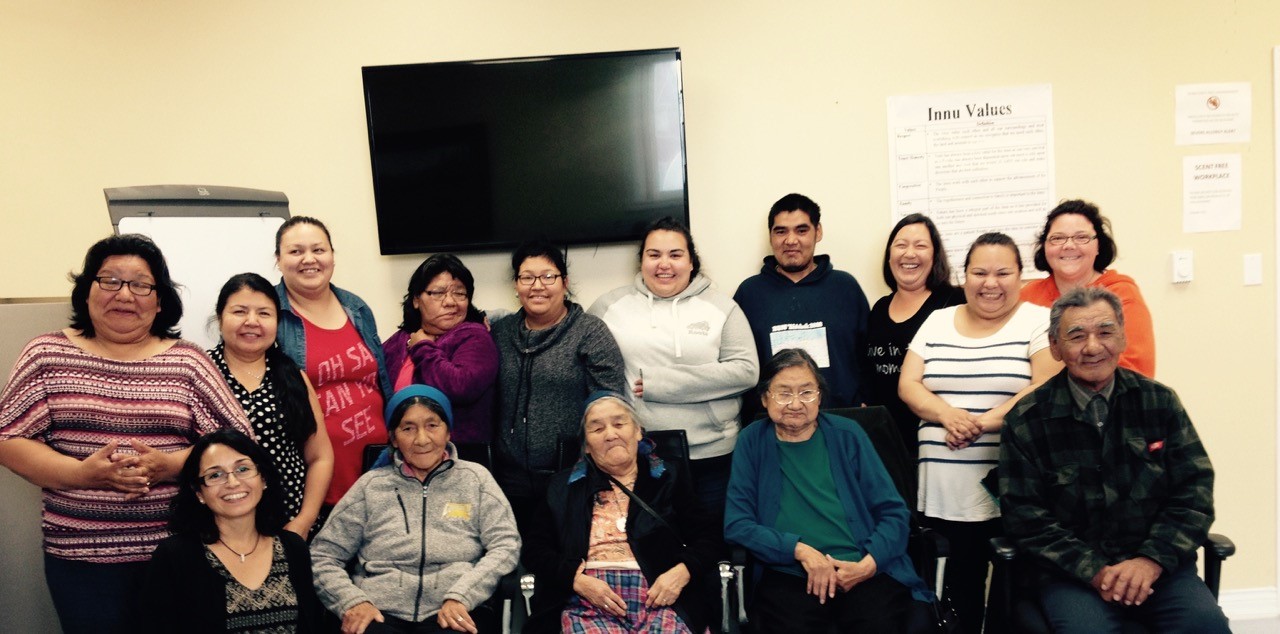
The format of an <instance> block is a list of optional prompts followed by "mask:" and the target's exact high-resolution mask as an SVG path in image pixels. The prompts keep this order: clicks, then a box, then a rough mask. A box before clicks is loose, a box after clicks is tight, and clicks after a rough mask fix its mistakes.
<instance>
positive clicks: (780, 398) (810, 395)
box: [769, 390, 819, 407]
mask: <svg viewBox="0 0 1280 634" xmlns="http://www.w3.org/2000/svg"><path fill="white" fill-rule="evenodd" d="M769 396H770V397H771V398H773V402H774V403H777V404H779V405H782V406H783V407H786V406H787V405H790V404H792V403H794V402H795V400H796V399H800V402H801V403H812V402H814V401H816V400H818V396H819V394H818V390H804V391H803V392H800V393H799V394H792V393H791V392H769Z"/></svg>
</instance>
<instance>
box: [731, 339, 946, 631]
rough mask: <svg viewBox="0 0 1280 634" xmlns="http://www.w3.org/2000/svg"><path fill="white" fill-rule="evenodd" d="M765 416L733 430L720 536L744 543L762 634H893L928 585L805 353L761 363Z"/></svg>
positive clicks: (855, 435) (789, 352)
mask: <svg viewBox="0 0 1280 634" xmlns="http://www.w3.org/2000/svg"><path fill="white" fill-rule="evenodd" d="M758 389H759V392H760V402H761V403H762V404H763V406H764V407H765V409H767V410H768V414H769V417H768V419H765V420H759V421H756V422H755V423H752V424H751V425H750V426H749V427H747V428H746V429H745V430H743V432H742V434H741V435H739V436H738V446H737V448H736V449H735V450H734V452H733V472H732V475H731V476H730V478H729V491H728V501H727V504H726V508H725V527H724V536H725V541H728V542H730V543H733V544H739V545H741V546H744V547H746V548H747V550H749V551H751V554H752V555H754V556H755V557H756V559H757V560H758V561H759V563H760V564H763V565H760V566H756V570H755V576H756V583H755V586H754V601H753V602H752V604H751V605H753V609H754V611H755V613H756V614H755V616H754V617H753V619H752V620H753V621H755V622H756V623H757V624H758V626H759V628H760V631H762V632H821V631H826V630H827V629H829V628H830V627H831V626H833V625H836V626H838V627H839V629H840V631H851V632H853V631H860V632H898V631H901V630H902V629H903V627H904V623H905V619H906V617H907V613H908V611H909V610H910V609H911V606H912V604H911V601H912V599H913V598H914V599H916V600H919V601H927V600H929V598H930V593H929V591H928V590H927V589H926V588H925V586H924V583H923V582H922V581H921V580H920V578H919V577H918V576H917V575H916V573H915V570H913V569H912V566H911V560H910V558H908V557H907V535H908V532H909V526H908V519H909V517H910V511H909V510H908V509H907V505H906V503H905V502H903V500H902V496H900V495H899V494H898V492H897V489H896V488H894V485H893V480H892V479H891V478H890V477H889V474H888V472H887V471H885V468H884V464H883V463H881V462H880V458H879V456H878V455H877V454H876V451H875V448H874V447H873V446H872V445H871V441H870V440H868V438H867V435H866V433H865V432H863V431H862V428H861V427H860V426H859V425H858V424H857V423H855V422H854V421H851V420H849V419H847V418H841V417H839V416H832V415H829V414H824V413H820V412H819V411H818V407H819V405H820V404H821V402H822V395H823V393H824V392H825V391H826V385H825V381H824V380H823V378H822V374H821V373H820V372H819V371H818V366H817V364H816V363H814V361H813V358H812V357H810V356H809V355H808V353H806V352H804V351H803V350H798V349H794V348H792V349H786V350H781V351H779V352H778V353H777V354H776V355H774V356H773V358H772V359H770V360H769V361H768V362H766V363H765V364H764V366H763V367H762V368H761V377H760V385H759V388H758Z"/></svg>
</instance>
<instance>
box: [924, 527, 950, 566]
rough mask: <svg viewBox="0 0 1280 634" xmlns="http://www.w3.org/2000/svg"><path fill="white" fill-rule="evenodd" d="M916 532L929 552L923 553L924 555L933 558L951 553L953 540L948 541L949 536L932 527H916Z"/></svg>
mask: <svg viewBox="0 0 1280 634" xmlns="http://www.w3.org/2000/svg"><path fill="white" fill-rule="evenodd" d="M916 534H917V535H919V539H920V541H921V543H922V544H924V547H925V548H926V549H927V552H926V553H923V554H924V555H926V556H928V557H930V558H933V559H936V558H938V557H947V556H949V555H951V542H949V541H947V538H946V537H944V536H943V535H942V533H939V532H938V531H935V530H933V529H932V528H925V527H923V526H921V527H919V528H917V529H916Z"/></svg>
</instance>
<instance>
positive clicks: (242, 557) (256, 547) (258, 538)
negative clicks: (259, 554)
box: [218, 535, 262, 563]
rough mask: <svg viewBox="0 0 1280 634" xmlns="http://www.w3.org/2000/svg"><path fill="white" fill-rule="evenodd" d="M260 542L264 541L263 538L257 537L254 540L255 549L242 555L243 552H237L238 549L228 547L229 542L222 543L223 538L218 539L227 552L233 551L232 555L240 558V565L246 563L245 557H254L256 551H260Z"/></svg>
mask: <svg viewBox="0 0 1280 634" xmlns="http://www.w3.org/2000/svg"><path fill="white" fill-rule="evenodd" d="M260 541H262V536H260V535H259V536H258V537H255V538H254V540H253V548H251V549H249V552H247V553H241V552H236V549H234V548H232V547H230V546H228V545H227V542H224V541H222V538H221V537H219V538H218V543H219V544H222V546H223V548H226V549H227V550H229V551H231V553H232V554H234V555H236V556H238V557H240V563H244V558H245V557H248V556H249V555H252V554H253V553H254V551H256V550H258V542H260Z"/></svg>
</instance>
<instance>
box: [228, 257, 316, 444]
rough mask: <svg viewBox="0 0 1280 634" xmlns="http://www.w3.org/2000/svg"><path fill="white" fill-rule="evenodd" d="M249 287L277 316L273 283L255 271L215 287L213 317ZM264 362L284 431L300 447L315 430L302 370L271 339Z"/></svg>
mask: <svg viewBox="0 0 1280 634" xmlns="http://www.w3.org/2000/svg"><path fill="white" fill-rule="evenodd" d="M246 289H247V290H250V291H253V292H255V293H261V294H263V295H266V296H267V298H268V299H270V300H271V305H272V306H274V307H275V310H276V316H277V318H278V317H279V315H280V298H279V297H277V296H276V289H275V287H273V286H271V282H268V281H267V278H265V277H262V276H261V275H258V274H257V273H240V274H239V275H233V276H231V279H229V280H227V283H226V284H223V285H222V290H220V291H218V301H217V303H216V304H215V305H214V317H215V318H216V319H217V320H218V322H219V323H221V322H222V311H224V310H226V308H227V300H228V299H230V298H231V296H232V295H235V294H236V293H238V292H239V291H241V290H246ZM267 364H268V366H269V367H270V369H271V372H270V377H271V384H272V388H273V391H274V392H275V401H276V402H277V403H279V404H280V416H281V421H282V422H283V423H284V431H285V434H286V435H287V436H288V437H289V438H291V439H293V441H294V442H295V443H296V444H297V446H298V449H299V450H302V449H303V448H304V447H305V446H306V444H307V439H309V438H311V435H312V434H314V433H316V426H317V422H318V421H316V415H315V411H314V410H312V409H311V392H310V391H308V390H307V384H306V382H305V381H303V379H302V370H300V369H299V368H298V364H296V363H294V362H293V359H291V358H290V357H289V355H287V354H285V353H284V350H281V349H280V344H278V343H272V344H271V347H270V348H267Z"/></svg>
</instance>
